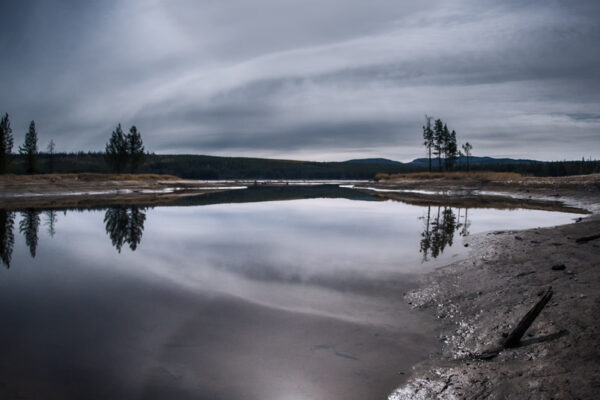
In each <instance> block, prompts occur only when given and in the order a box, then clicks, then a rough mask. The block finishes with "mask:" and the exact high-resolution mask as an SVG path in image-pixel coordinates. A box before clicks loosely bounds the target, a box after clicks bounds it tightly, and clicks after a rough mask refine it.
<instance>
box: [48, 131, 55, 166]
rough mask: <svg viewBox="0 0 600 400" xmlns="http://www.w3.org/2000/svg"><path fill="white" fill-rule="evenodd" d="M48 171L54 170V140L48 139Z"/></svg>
mask: <svg viewBox="0 0 600 400" xmlns="http://www.w3.org/2000/svg"><path fill="white" fill-rule="evenodd" d="M47 150H48V172H50V173H52V172H54V140H52V139H50V143H48V147H47Z"/></svg>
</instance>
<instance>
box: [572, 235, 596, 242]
mask: <svg viewBox="0 0 600 400" xmlns="http://www.w3.org/2000/svg"><path fill="white" fill-rule="evenodd" d="M596 239H600V234H598V235H592V236H584V237H580V238H579V239H575V243H587V242H589V241H591V240H596Z"/></svg>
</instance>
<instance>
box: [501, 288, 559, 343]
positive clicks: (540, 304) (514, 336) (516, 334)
mask: <svg viewBox="0 0 600 400" xmlns="http://www.w3.org/2000/svg"><path fill="white" fill-rule="evenodd" d="M551 298H552V286H551V287H549V288H548V289H546V291H545V292H544V294H543V295H542V298H541V299H539V300H538V301H537V303H535V304H534V305H533V307H531V309H530V310H529V311H528V312H527V314H525V316H524V317H523V318H522V319H521V321H519V323H518V324H517V327H516V328H515V329H513V330H512V332H511V333H510V334H509V335H508V337H507V338H506V340H505V341H504V343H503V346H504V347H505V348H509V347H517V346H518V345H519V341H520V340H521V338H522V337H523V335H524V334H525V332H526V331H527V329H529V327H530V326H531V324H532V323H533V321H535V319H536V318H537V316H538V315H540V313H541V312H542V309H543V308H544V306H546V304H548V302H549V301H550V299H551Z"/></svg>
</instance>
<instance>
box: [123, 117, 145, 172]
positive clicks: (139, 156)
mask: <svg viewBox="0 0 600 400" xmlns="http://www.w3.org/2000/svg"><path fill="white" fill-rule="evenodd" d="M126 140H127V153H128V155H129V167H130V171H131V173H134V172H136V171H137V170H138V169H139V168H140V167H141V166H142V164H143V163H144V159H145V157H146V155H145V154H144V143H143V142H142V135H141V134H140V132H139V131H138V130H137V128H136V126H135V125H134V126H132V127H131V128H130V129H129V133H128V134H127V137H126Z"/></svg>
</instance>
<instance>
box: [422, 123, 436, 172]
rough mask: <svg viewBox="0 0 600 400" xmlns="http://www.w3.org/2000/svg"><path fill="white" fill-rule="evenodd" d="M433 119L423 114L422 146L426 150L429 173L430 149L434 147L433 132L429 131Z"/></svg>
mask: <svg viewBox="0 0 600 400" xmlns="http://www.w3.org/2000/svg"><path fill="white" fill-rule="evenodd" d="M432 118H433V117H430V116H428V115H427V114H425V121H426V122H425V125H424V126H423V144H424V145H425V147H426V148H427V154H428V158H429V172H431V149H432V148H433V145H434V140H433V130H432V129H431V119H432Z"/></svg>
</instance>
